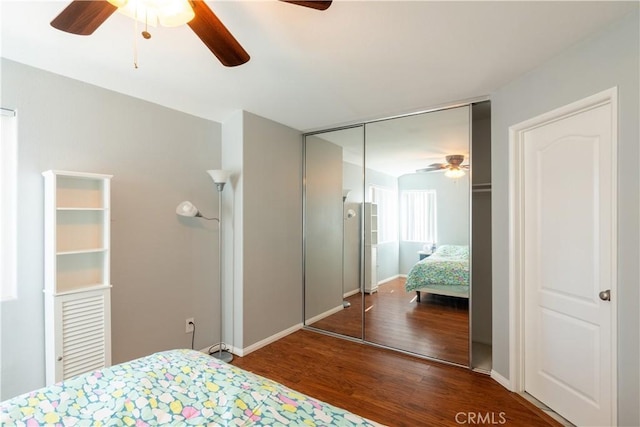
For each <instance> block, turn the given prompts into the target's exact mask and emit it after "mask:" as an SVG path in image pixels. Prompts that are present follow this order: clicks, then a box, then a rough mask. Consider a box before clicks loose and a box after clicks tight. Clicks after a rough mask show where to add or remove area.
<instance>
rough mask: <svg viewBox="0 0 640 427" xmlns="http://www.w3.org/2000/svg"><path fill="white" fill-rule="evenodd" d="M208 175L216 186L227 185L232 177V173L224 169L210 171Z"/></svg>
mask: <svg viewBox="0 0 640 427" xmlns="http://www.w3.org/2000/svg"><path fill="white" fill-rule="evenodd" d="M207 173H208V174H209V176H211V179H213V182H215V183H216V184H224V183H226V182H227V181H228V180H229V176H231V172H229V171H225V170H222V169H210V170H208V171H207Z"/></svg>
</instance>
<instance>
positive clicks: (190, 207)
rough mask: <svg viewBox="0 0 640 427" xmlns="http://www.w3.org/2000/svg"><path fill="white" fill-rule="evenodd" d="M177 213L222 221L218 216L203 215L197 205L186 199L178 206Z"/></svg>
mask: <svg viewBox="0 0 640 427" xmlns="http://www.w3.org/2000/svg"><path fill="white" fill-rule="evenodd" d="M176 213H177V214H178V215H180V216H186V217H191V218H194V217H195V218H202V219H207V220H215V221H218V222H220V220H219V219H218V218H208V217H206V216H203V215H202V214H201V213H200V211H199V210H198V208H196V207H195V205H194V204H193V203H191V202H189V201H184V202H182V203H180V204H179V205H178V207H177V208H176Z"/></svg>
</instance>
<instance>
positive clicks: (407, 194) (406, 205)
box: [400, 190, 438, 243]
mask: <svg viewBox="0 0 640 427" xmlns="http://www.w3.org/2000/svg"><path fill="white" fill-rule="evenodd" d="M400 208H401V215H402V216H401V219H400V236H401V239H402V240H403V241H406V242H425V243H435V242H437V241H438V236H437V229H438V227H437V225H438V219H437V211H438V210H437V208H436V190H409V191H403V192H402V193H401V195H400Z"/></svg>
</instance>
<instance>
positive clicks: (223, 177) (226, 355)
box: [176, 170, 233, 362]
mask: <svg viewBox="0 0 640 427" xmlns="http://www.w3.org/2000/svg"><path fill="white" fill-rule="evenodd" d="M207 173H208V174H209V176H210V177H211V179H213V182H214V183H215V184H216V189H217V190H218V217H217V218H208V217H206V216H204V215H202V214H201V213H200V211H198V208H196V207H195V206H194V205H193V203H191V202H188V201H185V202H182V203H180V204H179V205H178V207H177V208H176V213H177V214H178V215H181V216H187V217H196V218H203V219H206V220H213V221H218V228H219V232H218V260H219V267H218V272H219V274H218V280H219V283H220V343H219V349H218V351H216V352H215V353H212V356H213V357H215V358H216V359H220V360H222V361H224V362H231V361H232V360H233V354H232V353H231V352H229V351H226V350H223V347H224V343H223V341H222V334H223V332H224V329H223V322H222V320H223V313H222V307H223V302H222V296H223V295H222V284H223V283H222V190H223V189H224V185H225V184H226V183H227V181H228V180H229V175H230V172H228V171H224V170H208V171H207Z"/></svg>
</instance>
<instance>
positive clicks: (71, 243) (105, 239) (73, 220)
mask: <svg viewBox="0 0 640 427" xmlns="http://www.w3.org/2000/svg"><path fill="white" fill-rule="evenodd" d="M42 175H43V176H44V180H45V197H44V237H45V238H44V266H45V280H44V293H45V298H44V299H45V341H46V381H47V384H53V383H55V382H58V381H61V380H63V379H66V378H69V377H71V376H75V375H78V374H81V373H84V372H89V371H92V370H95V369H99V368H102V367H105V366H109V365H110V364H111V315H110V310H111V303H110V293H111V283H110V223H111V215H110V193H111V175H103V174H95V173H84V172H69V171H56V170H49V171H46V172H43V173H42Z"/></svg>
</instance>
